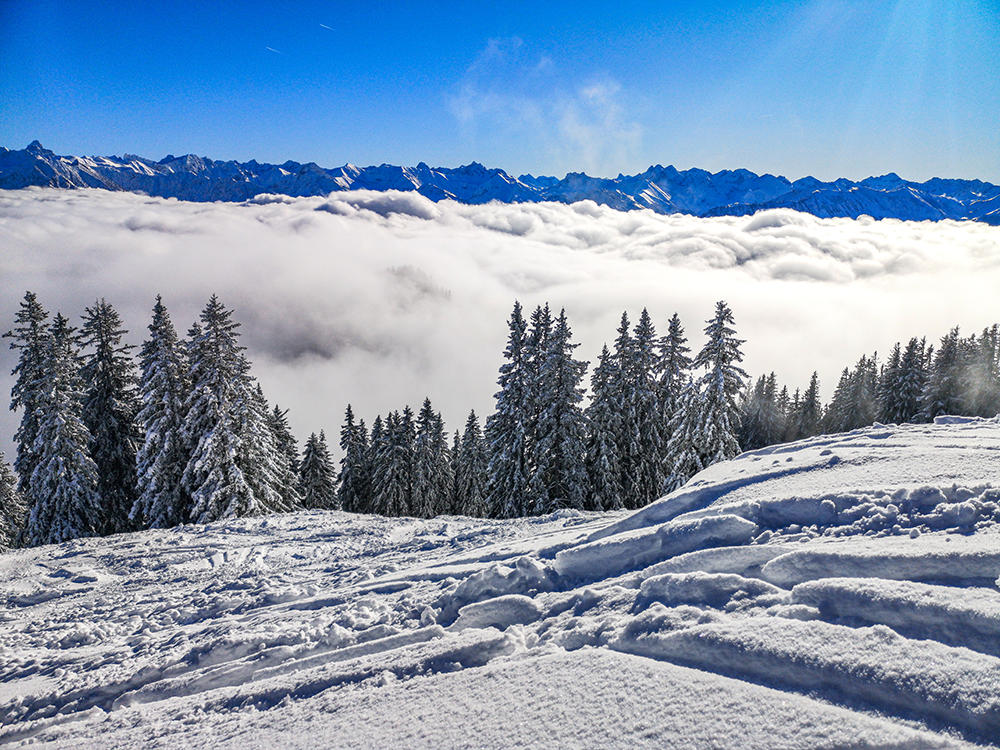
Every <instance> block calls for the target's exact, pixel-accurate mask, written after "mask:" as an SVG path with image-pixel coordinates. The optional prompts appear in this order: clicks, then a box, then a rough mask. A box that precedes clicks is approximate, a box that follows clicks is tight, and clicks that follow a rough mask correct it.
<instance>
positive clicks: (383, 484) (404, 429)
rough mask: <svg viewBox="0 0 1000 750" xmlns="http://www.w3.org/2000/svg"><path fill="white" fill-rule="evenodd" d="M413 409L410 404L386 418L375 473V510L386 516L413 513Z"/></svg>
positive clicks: (373, 479) (373, 478)
mask: <svg viewBox="0 0 1000 750" xmlns="http://www.w3.org/2000/svg"><path fill="white" fill-rule="evenodd" d="M414 433H415V430H414V425H413V412H412V411H410V407H408V406H407V407H406V408H405V409H404V411H403V413H402V414H400V413H399V412H398V411H394V412H392V413H390V414H389V416H388V417H387V418H386V420H385V425H384V434H383V437H382V440H381V441H380V446H379V454H378V456H377V459H376V462H375V467H376V470H375V472H373V477H372V481H373V485H374V491H373V503H372V505H373V511H374V512H375V513H378V514H380V515H383V516H406V515H410V513H411V507H412V501H413V443H414V439H415V434H414Z"/></svg>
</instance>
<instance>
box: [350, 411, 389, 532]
mask: <svg viewBox="0 0 1000 750" xmlns="http://www.w3.org/2000/svg"><path fill="white" fill-rule="evenodd" d="M385 446H386V430H385V424H384V423H383V421H382V415H381V414H380V415H378V416H376V417H375V421H374V422H372V433H371V440H370V441H369V443H368V465H369V467H370V471H371V486H370V489H369V492H368V503H367V504H366V505H365V506H364V507H363V508H356V509H355V510H354V512H355V513H378V512H379V511H378V509H377V504H378V497H377V493H378V486H379V481H380V480H379V477H381V476H382V475H383V474H384V473H385V465H384V462H383V460H384V458H385V456H386V449H385Z"/></svg>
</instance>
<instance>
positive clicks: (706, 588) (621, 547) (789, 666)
mask: <svg viewBox="0 0 1000 750" xmlns="http://www.w3.org/2000/svg"><path fill="white" fill-rule="evenodd" d="M998 440H1000V418H998V419H989V420H986V419H977V418H962V417H939V418H938V419H937V420H936V422H935V424H930V425H900V426H896V425H889V426H886V425H872V426H871V427H869V428H865V429H861V430H856V431H854V432H850V433H844V434H839V435H823V436H819V437H815V438H810V439H808V440H804V441H800V442H798V443H791V444H786V445H778V446H771V447H769V448H765V449H762V450H758V451H752V452H747V453H744V454H743V455H741V456H739V457H737V458H736V459H734V460H732V461H729V462H724V463H720V464H716V465H714V466H712V467H710V468H709V469H707V470H705V471H703V472H701V473H700V474H698V475H696V476H695V477H694V478H693V479H692V480H691V481H690V482H689V483H688V484H687V485H685V486H684V487H682V488H681V489H679V490H677V491H676V492H674V493H672V494H670V495H668V496H666V497H664V498H661V499H660V500H658V501H657V502H655V503H653V504H651V505H649V506H647V507H646V508H644V509H642V510H640V511H638V512H635V513H628V512H617V513H608V514H599V513H583V512H579V511H568V510H564V511H560V512H557V513H554V514H552V515H549V516H543V517H535V518H523V519H511V520H490V519H472V518H463V517H458V516H444V517H438V518H434V519H429V520H424V519H414V518H382V517H376V516H361V515H354V514H349V513H342V512H339V511H302V512H299V513H289V514H284V515H276V516H268V517H264V518H247V519H236V520H229V521H225V522H220V523H217V524H212V525H207V526H199V525H187V526H181V527H178V528H175V529H166V530H152V531H144V532H139V533H134V534H119V535H116V536H113V537H108V538H104V539H80V540H74V541H71V542H67V543H65V544H61V545H58V546H55V545H54V546H49V547H38V548H34V549H28V550H17V551H14V552H10V553H7V554H3V555H0V725H2V728H0V745H6V744H10V745H12V746H13V745H17V744H21V743H23V744H38V745H40V746H42V747H53V748H55V747H58V748H87V749H88V750H96V749H111V748H116V749H118V750H139V749H140V748H141V749H142V750H152V749H155V748H163V750H171V749H172V748H177V747H185V748H213V749H217V748H234V749H235V748H243V747H248V746H254V747H274V748H313V747H338V748H340V747H343V748H366V747H414V748H428V750H431V749H433V750H439V749H440V748H483V747H490V748H493V747H496V748H506V747H519V748H539V749H540V748H552V747H580V748H654V747H671V748H680V749H684V750H688V749H690V750H695V749H696V748H705V747H722V748H729V747H740V748H760V749H761V750H763V749H764V748H768V749H769V748H777V747H780V748H786V749H787V750H814V749H815V748H829V749H831V750H832V749H833V748H847V747H852V748H862V747H864V748H898V749H900V750H902V749H904V748H970V747H972V746H971V745H969V744H968V743H969V742H973V743H979V744H978V745H977V746H978V747H987V748H997V747H998V744H997V743H998V738H1000V695H998V694H997V689H996V688H997V685H998V684H1000V592H998V590H997V586H998V580H997V578H998V576H1000V490H997V489H995V488H993V487H991V485H990V482H992V481H995V477H996V446H997V441H998Z"/></svg>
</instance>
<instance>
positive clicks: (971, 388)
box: [962, 325, 1000, 417]
mask: <svg viewBox="0 0 1000 750" xmlns="http://www.w3.org/2000/svg"><path fill="white" fill-rule="evenodd" d="M967 349H968V351H967V354H966V362H965V370H964V372H963V375H962V391H963V392H964V394H965V410H966V413H967V414H968V415H969V416H973V417H995V416H996V415H997V413H998V412H1000V362H998V358H1000V326H997V325H993V326H991V327H989V328H986V329H983V332H982V333H981V334H980V336H979V337H978V339H976V340H970V341H969V342H968V345H967Z"/></svg>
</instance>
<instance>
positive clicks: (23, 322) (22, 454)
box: [4, 292, 49, 506]
mask: <svg viewBox="0 0 1000 750" xmlns="http://www.w3.org/2000/svg"><path fill="white" fill-rule="evenodd" d="M48 317H49V316H48V313H47V312H45V310H44V309H42V306H41V304H39V302H38V298H37V296H36V295H35V294H34V292H26V293H25V295H24V300H23V301H22V302H21V307H20V309H19V310H18V311H17V314H16V316H15V318H14V320H15V323H16V324H15V326H14V328H13V330H11V331H8V332H7V333H5V334H4V338H10V339H13V340H12V341H11V343H10V348H11V349H14V350H15V351H18V352H19V354H18V360H17V364H16V365H15V366H14V370H13V372H11V375H14V376H15V378H16V379H15V381H14V385H13V387H12V388H11V391H10V395H11V402H10V408H11V410H12V411H13V410H17V409H20V410H21V422H20V425H19V426H18V428H17V431H16V432H15V433H14V441H15V442H16V443H17V454H16V455H15V456H14V470H15V472H16V473H17V476H18V485H17V489H18V492H19V493H20V495H21V498H22V500H23V501H24V502H26V503H27V504H28V505H29V506H31V505H34V498H32V496H31V488H30V483H31V475H32V474H33V473H34V471H35V466H36V465H37V464H38V453H37V452H36V450H35V439H36V438H37V437H38V419H39V411H38V402H39V398H40V395H41V391H42V388H43V386H44V384H45V380H46V374H45V370H44V367H45V357H46V355H47V352H48V345H49V329H48V326H47V325H46V320H47V319H48Z"/></svg>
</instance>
